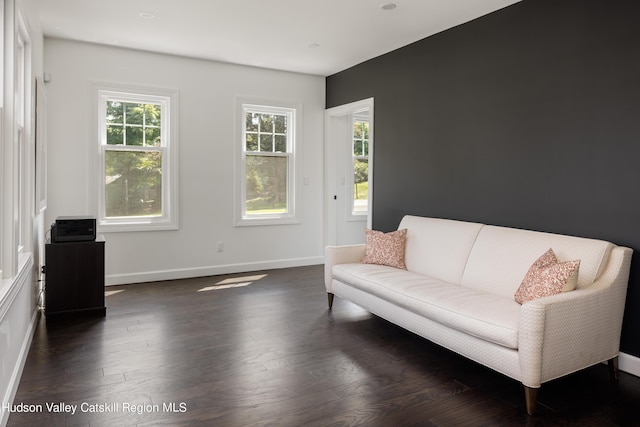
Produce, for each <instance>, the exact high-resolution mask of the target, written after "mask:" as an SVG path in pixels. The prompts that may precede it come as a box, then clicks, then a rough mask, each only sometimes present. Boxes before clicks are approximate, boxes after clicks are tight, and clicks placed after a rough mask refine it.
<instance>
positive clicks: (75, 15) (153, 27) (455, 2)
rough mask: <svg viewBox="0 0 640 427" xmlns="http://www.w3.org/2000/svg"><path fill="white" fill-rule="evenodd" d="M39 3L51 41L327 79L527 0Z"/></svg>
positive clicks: (59, 0) (70, 0)
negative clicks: (389, 2)
mask: <svg viewBox="0 0 640 427" xmlns="http://www.w3.org/2000/svg"><path fill="white" fill-rule="evenodd" d="M388 1H393V4H395V6H396V7H395V8H391V9H390V10H386V8H383V7H382V5H384V4H388V3H385V0H227V1H221V0H180V1H178V0H109V1H99V0H39V5H38V7H39V12H40V19H41V25H42V29H43V32H44V35H45V37H54V38H62V39H72V40H80V41H85V42H91V43H99V44H105V45H112V46H120V47H126V48H132V49H139V50H146V51H152V52H160V53H166V54H172V55H180V56H187V57H194V58H202V59H208V60H214V61H223V62H230V63H236V64H244V65H250V66H256V67H263V68H272V69H278V70H287V71H294V72H301V73H308V74H316V75H321V76H327V75H331V74H334V73H336V72H338V71H342V70H344V69H346V68H349V67H352V66H354V65H356V64H359V63H361V62H364V61H366V60H368V59H371V58H374V57H376V56H380V55H382V54H385V53H387V52H390V51H392V50H395V49H397V48H400V47H402V46H405V45H407V44H410V43H413V42H415V41H418V40H420V39H423V38H425V37H428V36H430V35H432V34H435V33H438V32H440V31H443V30H446V29H447V28H451V27H454V26H456V25H459V24H462V23H464V22H468V21H471V20H473V19H475V18H478V17H480V16H483V15H486V14H488V13H491V12H493V11H495V10H498V9H501V8H503V7H505V6H508V5H510V4H513V3H516V2H518V1H519V0H388Z"/></svg>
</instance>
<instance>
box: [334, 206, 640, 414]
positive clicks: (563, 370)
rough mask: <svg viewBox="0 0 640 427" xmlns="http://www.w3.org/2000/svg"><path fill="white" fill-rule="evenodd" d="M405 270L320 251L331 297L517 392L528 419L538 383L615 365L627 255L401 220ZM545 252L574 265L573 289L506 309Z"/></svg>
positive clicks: (530, 234)
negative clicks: (484, 370) (491, 373)
mask: <svg viewBox="0 0 640 427" xmlns="http://www.w3.org/2000/svg"><path fill="white" fill-rule="evenodd" d="M401 229H407V235H406V246H405V260H404V261H405V263H406V267H407V269H406V270H403V269H398V268H393V267H388V266H384V265H377V264H363V263H361V262H360V261H361V259H362V258H363V255H364V253H365V245H364V244H363V245H349V246H328V247H327V248H326V249H325V286H326V290H327V293H328V297H329V298H328V299H329V308H330V309H331V307H332V304H333V296H334V295H337V296H339V297H341V298H344V299H347V300H350V301H352V302H354V303H356V304H358V305H360V306H361V307H363V308H365V309H366V310H368V311H370V312H371V313H374V314H376V315H378V316H380V317H382V318H384V319H386V320H388V321H390V322H393V323H395V324H397V325H399V326H402V327H403V328H406V329H407V330H410V331H412V332H414V333H416V334H418V335H420V336H422V337H424V338H427V339H429V340H431V341H433V342H435V343H437V344H439V345H441V346H443V347H446V348H448V349H450V350H452V351H454V352H456V353H459V354H461V355H463V356H466V357H468V358H469V359H472V360H474V361H476V362H478V363H481V364H483V365H485V366H487V367H490V368H492V369H494V370H496V371H498V372H500V373H502V374H504V375H507V376H509V377H511V378H514V379H516V380H518V381H520V382H521V383H522V384H523V385H524V390H525V399H526V408H527V412H528V413H529V414H533V412H534V410H535V404H536V398H537V391H538V389H539V388H540V386H541V384H542V383H544V382H547V381H549V380H552V379H555V378H558V377H561V376H564V375H567V374H570V373H572V372H575V371H578V370H580V369H583V368H586V367H588V366H591V365H594V364H597V363H601V362H604V361H609V367H610V371H611V374H612V375H613V376H617V356H618V351H619V343H620V331H621V328H622V317H623V312H624V305H625V298H626V290H627V283H628V279H629V268H630V263H631V254H632V250H631V249H629V248H626V247H622V246H616V245H614V244H612V243H610V242H606V241H602V240H594V239H586V238H579V237H571V236H566V235H560V234H550V233H542V232H535V231H528V230H520V229H514V228H507V227H497V226H490V225H483V224H479V223H471V222H463V221H455V220H447V219H437V218H425V217H416V216H405V217H404V218H403V219H402V221H401V223H400V225H399V227H398V230H401ZM549 248H552V249H553V251H554V252H555V254H556V255H557V258H558V260H559V261H569V260H576V259H578V260H580V266H579V270H578V272H579V273H578V279H577V287H576V289H575V290H573V291H570V292H562V293H560V294H557V295H553V296H546V297H542V298H539V299H534V300H532V301H528V302H526V303H524V304H522V305H520V304H519V303H517V302H516V301H515V300H514V293H515V292H516V290H517V289H518V287H519V286H520V284H521V282H522V280H523V278H524V277H525V275H526V274H527V272H528V270H529V268H530V267H531V265H532V264H533V262H534V261H536V259H538V257H540V255H542V254H543V253H544V252H545V251H547V250H548V249H549Z"/></svg>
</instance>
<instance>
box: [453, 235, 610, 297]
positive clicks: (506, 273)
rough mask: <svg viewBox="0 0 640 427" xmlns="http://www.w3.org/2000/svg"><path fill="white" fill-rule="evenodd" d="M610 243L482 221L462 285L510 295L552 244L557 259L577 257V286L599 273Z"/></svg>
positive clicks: (590, 281)
mask: <svg viewBox="0 0 640 427" xmlns="http://www.w3.org/2000/svg"><path fill="white" fill-rule="evenodd" d="M613 246H614V245H613V244H612V243H609V242H605V241H602V240H595V239H586V238H581V237H572V236H566V235H561V234H552V233H543V232H537V231H529V230H519V229H515V228H507V227H496V226H490V225H485V226H484V227H483V228H482V230H481V231H480V233H478V238H477V239H476V241H475V243H474V245H473V249H472V250H471V253H470V255H469V259H468V261H467V265H466V267H465V270H464V274H463V276H462V280H461V285H462V286H465V287H468V288H474V289H478V290H483V291H486V292H491V293H494V294H498V295H504V296H506V297H509V298H513V295H514V293H515V292H516V290H517V289H518V287H519V286H520V283H522V280H523V279H524V277H525V275H526V274H527V271H528V270H529V268H530V267H531V265H532V264H533V263H534V262H535V261H536V260H537V259H538V258H539V257H540V256H541V255H542V254H544V253H545V252H546V251H547V250H548V249H549V248H551V249H553V251H554V252H555V254H556V256H557V258H558V261H560V262H563V261H572V260H580V269H579V273H578V284H577V287H578V288H580V287H582V286H587V285H589V284H591V283H593V282H594V281H595V280H596V279H597V278H598V277H599V276H600V273H601V272H602V270H603V269H604V268H605V266H606V263H607V261H608V259H609V253H610V252H611V249H612V248H613Z"/></svg>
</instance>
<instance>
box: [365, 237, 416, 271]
mask: <svg viewBox="0 0 640 427" xmlns="http://www.w3.org/2000/svg"><path fill="white" fill-rule="evenodd" d="M365 237H366V247H365V253H364V257H363V258H362V261H361V262H362V263H363V264H380V265H388V266H390V267H395V268H401V269H404V270H406V269H407V267H406V266H405V264H404V244H405V241H406V239H407V229H406V228H403V229H402V230H398V231H392V232H390V233H383V232H382V231H374V230H370V229H368V228H367V229H365Z"/></svg>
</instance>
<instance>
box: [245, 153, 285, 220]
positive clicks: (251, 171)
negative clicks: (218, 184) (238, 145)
mask: <svg viewBox="0 0 640 427" xmlns="http://www.w3.org/2000/svg"><path fill="white" fill-rule="evenodd" d="M246 171H247V176H246V195H247V197H246V201H245V211H246V214H247V215H256V214H269V213H286V212H287V157H285V156H278V157H267V156H247V169H246Z"/></svg>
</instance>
